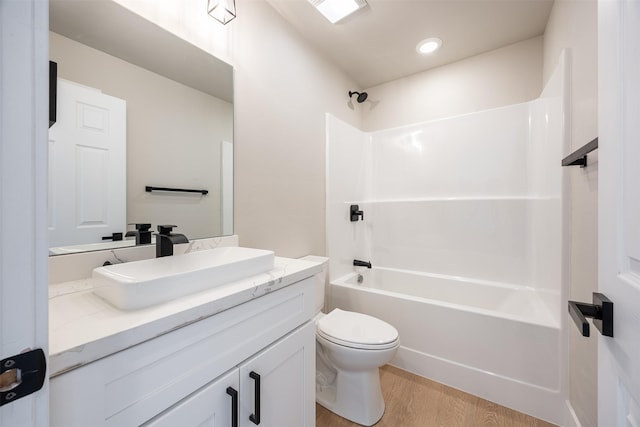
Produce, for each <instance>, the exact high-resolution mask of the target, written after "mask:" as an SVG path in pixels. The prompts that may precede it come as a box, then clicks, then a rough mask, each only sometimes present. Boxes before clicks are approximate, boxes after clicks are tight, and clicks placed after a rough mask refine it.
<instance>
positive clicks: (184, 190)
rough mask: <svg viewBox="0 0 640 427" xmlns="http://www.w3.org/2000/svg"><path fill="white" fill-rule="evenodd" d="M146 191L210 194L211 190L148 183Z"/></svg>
mask: <svg viewBox="0 0 640 427" xmlns="http://www.w3.org/2000/svg"><path fill="white" fill-rule="evenodd" d="M144 191H146V192H147V193H151V192H152V191H176V192H180V193H200V194H202V195H203V196H206V195H207V194H209V190H192V189H188V188H168V187H152V186H150V185H147V186H145V187H144Z"/></svg>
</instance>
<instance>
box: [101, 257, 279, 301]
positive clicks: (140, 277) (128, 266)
mask: <svg viewBox="0 0 640 427" xmlns="http://www.w3.org/2000/svg"><path fill="white" fill-rule="evenodd" d="M273 258H274V254H273V251H267V250H262V249H252V248H241V247H226V248H216V249H208V250H204V251H197V252H190V253H187V254H182V255H173V256H166V257H162V258H154V259H147V260H143V261H134V262H127V263H123V264H114V265H108V266H104V267H98V268H95V269H94V270H93V273H92V277H93V279H94V292H95V293H96V294H97V295H99V296H100V297H102V298H104V299H105V300H107V301H109V302H110V303H111V304H113V305H114V306H116V307H118V308H120V309H124V310H132V309H140V308H144V307H148V306H151V305H155V304H160V303H163V302H167V301H171V300H173V299H175V298H179V297H181V296H185V295H189V294H192V293H195V292H199V291H203V290H206V289H209V288H213V287H217V286H221V285H224V284H226V283H229V282H234V281H236V280H240V279H244V278H247V277H251V276H255V275H256V274H260V273H264V272H266V271H269V270H271V269H273Z"/></svg>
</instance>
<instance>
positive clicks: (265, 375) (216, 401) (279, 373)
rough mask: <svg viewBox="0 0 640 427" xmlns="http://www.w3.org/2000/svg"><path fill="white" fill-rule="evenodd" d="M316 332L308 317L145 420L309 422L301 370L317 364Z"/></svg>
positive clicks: (243, 426)
mask: <svg viewBox="0 0 640 427" xmlns="http://www.w3.org/2000/svg"><path fill="white" fill-rule="evenodd" d="M309 337H311V338H312V339H311V340H310V339H309ZM314 337H315V333H314V328H313V325H312V324H311V323H310V322H308V323H306V324H305V325H304V326H302V327H301V328H299V329H297V330H296V331H295V332H293V333H291V334H290V335H288V336H287V337H285V338H283V339H282V340H280V341H278V342H277V343H275V344H273V345H271V346H269V347H268V348H267V349H265V350H263V351H261V352H260V353H258V354H257V355H256V356H254V357H252V358H251V359H250V360H248V361H247V362H245V363H243V364H242V365H241V366H240V367H239V368H235V369H233V370H232V371H231V372H229V373H227V374H225V375H223V376H222V377H221V378H219V379H216V380H215V381H213V382H212V383H210V384H208V385H207V386H205V387H204V388H203V389H201V390H198V391H197V392H195V393H193V394H192V395H191V396H189V397H187V398H186V399H184V400H183V401H181V402H179V403H178V404H177V405H175V406H174V407H171V408H169V409H168V410H167V411H165V412H163V413H161V414H160V415H158V416H157V417H154V418H153V419H152V420H151V421H149V422H148V423H145V424H144V426H145V427H177V426H180V427H198V426H212V427H213V426H215V427H218V426H224V427H250V426H254V425H260V426H265V427H283V426H313V425H314V423H315V420H314V418H315V411H314V410H311V411H310V410H309V403H308V402H307V398H308V396H309V395H310V394H311V395H313V393H314V389H313V384H312V383H311V382H310V381H309V379H308V378H305V376H304V375H302V374H301V373H302V372H304V370H305V368H308V367H309V366H312V367H313V368H314V369H315V365H314V361H315V359H314V358H313V357H312V358H311V359H310V356H314V354H315V347H314V346H315V340H314ZM312 350H313V351H312ZM314 357H315V356H314ZM310 385H311V388H309V386H310ZM314 400H315V399H314Z"/></svg>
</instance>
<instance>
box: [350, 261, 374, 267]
mask: <svg viewBox="0 0 640 427" xmlns="http://www.w3.org/2000/svg"><path fill="white" fill-rule="evenodd" d="M353 265H355V266H356V267H367V268H371V262H370V261H369V262H367V261H360V260H359V259H354V260H353Z"/></svg>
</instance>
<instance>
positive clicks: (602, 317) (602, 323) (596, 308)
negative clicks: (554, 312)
mask: <svg viewBox="0 0 640 427" xmlns="http://www.w3.org/2000/svg"><path fill="white" fill-rule="evenodd" d="M569 314H570V315H571V318H572V319H573V322H574V323H575V324H576V326H577V327H578V329H580V332H581V333H582V336H583V337H588V336H589V322H587V319H586V318H587V317H590V318H593V325H594V326H595V327H596V328H597V329H598V330H599V331H600V333H601V334H602V335H604V336H606V337H613V302H612V301H611V300H610V299H609V298H607V297H606V296H604V295H603V294H601V293H598V292H594V293H593V304H587V303H583V302H576V301H569Z"/></svg>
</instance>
